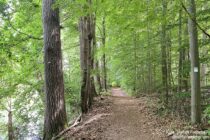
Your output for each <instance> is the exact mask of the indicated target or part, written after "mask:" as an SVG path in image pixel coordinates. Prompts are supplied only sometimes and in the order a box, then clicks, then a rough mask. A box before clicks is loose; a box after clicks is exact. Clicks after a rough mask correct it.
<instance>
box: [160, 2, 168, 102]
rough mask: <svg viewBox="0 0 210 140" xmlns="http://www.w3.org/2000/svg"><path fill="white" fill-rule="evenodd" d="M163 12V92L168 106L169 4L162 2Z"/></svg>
mask: <svg viewBox="0 0 210 140" xmlns="http://www.w3.org/2000/svg"><path fill="white" fill-rule="evenodd" d="M162 5H163V11H162V17H163V22H162V36H161V59H162V60H161V62H162V82H163V91H164V92H165V96H164V97H163V98H164V104H165V105H166V106H167V105H168V69H167V45H166V42H167V40H166V11H167V2H166V0H162Z"/></svg>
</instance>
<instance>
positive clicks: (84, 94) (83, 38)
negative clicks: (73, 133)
mask: <svg viewBox="0 0 210 140" xmlns="http://www.w3.org/2000/svg"><path fill="white" fill-rule="evenodd" d="M87 22H88V20H87V17H81V18H80V26H79V27H80V66H81V71H82V84H81V110H82V113H87V111H88V98H89V95H88V94H89V92H88V87H89V86H88V85H89V84H88V54H89V53H88V44H89V39H88V35H87V30H88V29H87V26H88V25H87Z"/></svg>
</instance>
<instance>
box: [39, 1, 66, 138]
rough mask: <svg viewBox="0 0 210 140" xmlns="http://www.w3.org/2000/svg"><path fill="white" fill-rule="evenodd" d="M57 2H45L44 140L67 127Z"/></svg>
mask: <svg viewBox="0 0 210 140" xmlns="http://www.w3.org/2000/svg"><path fill="white" fill-rule="evenodd" d="M54 3H55V0H43V27H44V65H45V94H46V98H45V100H46V101H45V102H46V105H45V121H44V138H43V139H44V140H49V139H51V138H52V137H53V136H55V135H57V134H58V133H59V132H60V131H62V130H63V129H64V128H65V127H66V125H67V117H66V108H65V99H64V83H63V68H62V54H61V40H60V19H59V9H58V8H52V6H53V4H54Z"/></svg>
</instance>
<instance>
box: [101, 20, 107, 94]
mask: <svg viewBox="0 0 210 140" xmlns="http://www.w3.org/2000/svg"><path fill="white" fill-rule="evenodd" d="M102 30H103V37H102V44H103V47H104V51H105V48H106V21H105V16H104V17H103V19H102ZM102 61H103V88H104V90H105V91H107V72H106V53H105V52H104V54H103V58H102Z"/></svg>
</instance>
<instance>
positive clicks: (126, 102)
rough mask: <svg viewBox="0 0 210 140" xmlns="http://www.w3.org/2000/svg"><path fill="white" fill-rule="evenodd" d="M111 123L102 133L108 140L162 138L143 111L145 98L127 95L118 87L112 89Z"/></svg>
mask: <svg viewBox="0 0 210 140" xmlns="http://www.w3.org/2000/svg"><path fill="white" fill-rule="evenodd" d="M112 95H113V106H112V114H113V115H111V116H109V118H108V120H109V121H110V122H111V125H110V126H109V127H108V128H107V129H106V131H105V132H104V133H103V135H104V138H106V139H109V140H163V139H166V138H164V136H162V133H158V132H157V131H158V130H157V127H158V124H157V122H156V121H155V120H153V119H154V118H151V117H150V115H149V114H148V112H145V109H146V102H145V100H141V99H135V98H133V97H129V96H127V95H126V94H125V93H124V92H123V91H122V90H121V89H120V88H114V89H112Z"/></svg>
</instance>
